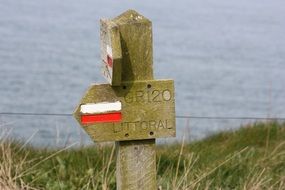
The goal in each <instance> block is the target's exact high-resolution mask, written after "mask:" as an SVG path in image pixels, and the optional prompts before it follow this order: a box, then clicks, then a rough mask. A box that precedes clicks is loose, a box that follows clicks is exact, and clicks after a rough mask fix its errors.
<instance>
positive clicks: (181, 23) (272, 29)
mask: <svg viewBox="0 0 285 190" xmlns="http://www.w3.org/2000/svg"><path fill="white" fill-rule="evenodd" d="M127 9H135V10H137V11H138V12H139V13H141V14H142V15H144V16H146V17H147V18H149V19H150V20H151V21H152V23H153V34H154V35H153V37H154V38H153V39H154V70H155V77H156V78H157V79H163V78H172V79H174V80H175V88H176V114H177V116H178V118H177V138H176V139H175V138H172V139H161V140H160V142H171V141H173V140H181V139H182V137H183V136H185V138H186V139H187V140H196V139H201V138H204V137H206V136H208V135H210V134H213V133H216V132H218V131H221V130H231V129H236V128H238V127H240V126H241V125H242V124H246V123H249V122H254V121H256V120H258V118H268V117H270V118H272V117H279V118H285V38H284V34H285V1H283V0H275V1H265V0H240V1H234V0H218V1H213V0H199V1H198V0H196V1H195V0H180V1H171V0H164V1H151V0H145V1H127V0H122V1H111V0H104V1H98V0H82V1H78V0H49V1H39V0H29V1H28V0H26V1H19V0H9V1H4V0H0V129H1V130H5V129H8V130H9V131H10V133H11V135H12V136H13V137H14V138H16V139H29V138H30V139H31V141H30V142H31V143H33V144H34V145H43V146H66V145H67V144H70V143H73V142H77V141H79V142H80V143H81V144H89V143H91V140H90V139H89V137H88V136H87V135H86V134H85V132H84V131H82V130H81V128H80V127H79V125H78V124H77V122H76V121H75V119H73V117H72V116H70V115H69V114H71V113H72V112H73V110H74V109H75V106H76V105H77V104H78V103H79V101H80V99H81V97H82V96H83V94H84V93H85V91H86V90H87V88H88V86H89V85H90V84H91V83H105V80H104V78H103V77H102V76H101V73H100V66H101V62H100V39H99V19H100V18H113V17H115V16H117V15H119V14H121V13H122V12H124V11H126V10H127ZM7 112H8V113H11V114H7ZM4 113H6V114H4ZM12 113H48V114H63V115H61V116H60V115H45V114H43V115H23V114H12ZM65 114H66V115H65Z"/></svg>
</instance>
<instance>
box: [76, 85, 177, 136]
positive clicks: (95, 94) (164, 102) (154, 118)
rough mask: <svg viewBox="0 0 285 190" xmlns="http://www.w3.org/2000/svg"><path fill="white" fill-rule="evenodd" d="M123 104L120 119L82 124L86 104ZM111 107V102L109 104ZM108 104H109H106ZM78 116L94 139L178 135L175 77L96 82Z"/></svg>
mask: <svg viewBox="0 0 285 190" xmlns="http://www.w3.org/2000/svg"><path fill="white" fill-rule="evenodd" d="M108 102H110V103H112V104H114V102H120V103H121V106H122V108H121V111H120V110H115V111H116V112H117V111H120V112H121V114H122V120H121V121H120V122H115V123H114V122H106V123H105V122H102V123H82V121H81V116H82V115H84V114H85V113H80V111H81V109H82V106H85V105H90V104H100V103H101V104H102V103H103V104H107V103H108ZM106 106H107V105H106ZM106 106H105V107H106ZM74 115H75V118H76V119H77V121H78V122H79V123H80V125H81V126H82V127H83V128H84V129H85V130H86V132H87V133H88V134H89V135H90V136H91V138H92V139H93V140H94V141H122V140H140V139H152V138H161V137H173V136H175V131H176V128H175V97H174V82H173V80H149V81H134V82H123V83H122V86H118V87H117V86H116V87H111V86H110V85H108V84H100V85H92V86H91V87H90V88H89V89H88V90H87V93H86V94H85V96H84V97H83V98H82V100H81V104H80V105H79V106H78V107H77V108H76V111H75V114H74Z"/></svg>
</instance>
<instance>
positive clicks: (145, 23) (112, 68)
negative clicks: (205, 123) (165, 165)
mask: <svg viewBox="0 0 285 190" xmlns="http://www.w3.org/2000/svg"><path fill="white" fill-rule="evenodd" d="M101 56H102V64H103V69H102V70H103V75H104V76H105V78H106V79H107V81H108V82H109V84H99V85H91V86H90V88H89V89H88V90H87V92H86V94H85V95H84V96H83V98H82V100H81V102H80V104H79V105H78V106H77V108H76V110H75V112H74V117H75V118H76V119H77V121H78V122H79V124H80V125H81V126H82V127H83V128H84V129H85V131H86V132H87V133H88V134H89V135H90V136H91V138H92V139H93V140H94V141H97V142H99V141H116V152H117V155H116V177H117V189H118V190H133V189H134V190H141V189H147V190H155V189H157V187H156V151H155V138H162V137H174V136H175V133H176V127H175V98H174V82H173V80H153V49H152V26H151V21H149V20H148V19H146V18H145V17H144V16H142V15H140V14H138V13H137V12H136V11H133V10H129V11H126V12H125V13H123V14H122V15H119V16H118V17H116V18H114V19H112V20H101Z"/></svg>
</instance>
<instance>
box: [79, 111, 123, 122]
mask: <svg viewBox="0 0 285 190" xmlns="http://www.w3.org/2000/svg"><path fill="white" fill-rule="evenodd" d="M121 120H122V113H121V112H113V113H105V114H96V115H81V123H82V124H83V125H85V124H93V123H107V122H119V121H121Z"/></svg>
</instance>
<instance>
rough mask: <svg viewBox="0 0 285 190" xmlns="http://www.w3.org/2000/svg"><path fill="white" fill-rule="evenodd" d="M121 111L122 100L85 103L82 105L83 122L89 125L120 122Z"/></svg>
mask: <svg viewBox="0 0 285 190" xmlns="http://www.w3.org/2000/svg"><path fill="white" fill-rule="evenodd" d="M121 111H122V104H121V102H120V101H117V102H100V103H90V104H83V105H81V106H80V113H81V123H82V124H83V125H88V124H94V123H108V122H120V121H121V120H122V113H121Z"/></svg>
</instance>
